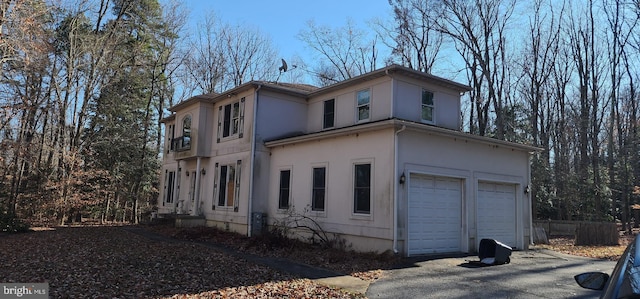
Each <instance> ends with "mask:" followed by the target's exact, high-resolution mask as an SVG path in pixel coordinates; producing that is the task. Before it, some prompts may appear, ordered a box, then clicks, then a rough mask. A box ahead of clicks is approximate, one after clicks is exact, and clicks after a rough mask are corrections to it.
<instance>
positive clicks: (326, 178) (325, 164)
mask: <svg viewBox="0 0 640 299" xmlns="http://www.w3.org/2000/svg"><path fill="white" fill-rule="evenodd" d="M320 167H324V209H323V210H322V211H315V210H313V169H314V168H320ZM309 189H310V192H311V194H310V196H309V199H310V201H309V213H310V214H311V215H313V216H316V217H327V210H328V206H329V205H328V204H329V162H322V163H312V164H311V184H310V188H309Z"/></svg>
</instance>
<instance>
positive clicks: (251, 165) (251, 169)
mask: <svg viewBox="0 0 640 299" xmlns="http://www.w3.org/2000/svg"><path fill="white" fill-rule="evenodd" d="M260 88H262V85H258V87H257V88H256V92H255V93H254V98H253V119H252V120H251V121H252V124H251V153H250V155H251V158H250V159H251V162H249V203H248V207H247V236H248V237H251V231H252V229H253V224H252V223H251V221H252V217H251V216H252V215H251V214H253V172H254V164H255V159H256V135H257V134H256V124H257V122H258V120H257V118H258V93H259V92H260Z"/></svg>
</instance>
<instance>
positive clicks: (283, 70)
mask: <svg viewBox="0 0 640 299" xmlns="http://www.w3.org/2000/svg"><path fill="white" fill-rule="evenodd" d="M281 60H282V66H280V67H279V68H278V70H279V71H280V72H281V73H286V72H287V62H286V61H284V59H281Z"/></svg>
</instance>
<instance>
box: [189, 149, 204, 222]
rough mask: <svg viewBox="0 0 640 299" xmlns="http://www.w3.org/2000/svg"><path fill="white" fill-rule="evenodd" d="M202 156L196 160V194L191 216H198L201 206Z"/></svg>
mask: <svg viewBox="0 0 640 299" xmlns="http://www.w3.org/2000/svg"><path fill="white" fill-rule="evenodd" d="M201 160H202V158H201V157H198V160H197V161H196V190H193V192H195V193H196V194H194V196H193V197H194V200H193V207H191V216H198V209H199V208H200V177H201V176H202V174H200V167H201V166H202V165H201Z"/></svg>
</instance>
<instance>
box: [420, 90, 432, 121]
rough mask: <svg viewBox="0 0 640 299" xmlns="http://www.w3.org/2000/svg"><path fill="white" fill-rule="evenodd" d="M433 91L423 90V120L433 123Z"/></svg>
mask: <svg viewBox="0 0 640 299" xmlns="http://www.w3.org/2000/svg"><path fill="white" fill-rule="evenodd" d="M433 108H434V105H433V92H430V91H428V90H424V89H423V90H422V121H424V122H428V123H433Z"/></svg>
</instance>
